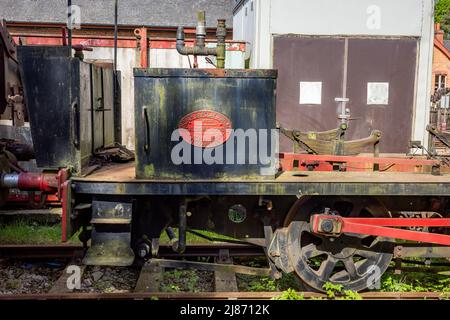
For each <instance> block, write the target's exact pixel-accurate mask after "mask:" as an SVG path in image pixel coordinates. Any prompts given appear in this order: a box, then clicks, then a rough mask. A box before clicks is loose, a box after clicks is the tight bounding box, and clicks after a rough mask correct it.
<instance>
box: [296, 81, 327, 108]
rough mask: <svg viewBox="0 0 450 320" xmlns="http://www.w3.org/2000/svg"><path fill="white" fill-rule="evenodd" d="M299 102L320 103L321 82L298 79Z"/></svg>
mask: <svg viewBox="0 0 450 320" xmlns="http://www.w3.org/2000/svg"><path fill="white" fill-rule="evenodd" d="M299 103H300V104H322V82H320V81H300V102H299Z"/></svg>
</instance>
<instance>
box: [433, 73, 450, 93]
mask: <svg viewBox="0 0 450 320" xmlns="http://www.w3.org/2000/svg"><path fill="white" fill-rule="evenodd" d="M446 87H447V75H446V74H437V75H435V76H434V91H437V90H439V89H445V88H446Z"/></svg>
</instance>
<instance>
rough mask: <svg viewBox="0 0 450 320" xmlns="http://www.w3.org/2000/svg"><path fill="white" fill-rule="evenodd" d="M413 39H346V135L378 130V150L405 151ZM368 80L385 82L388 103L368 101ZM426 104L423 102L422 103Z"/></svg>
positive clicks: (411, 101)
mask: <svg viewBox="0 0 450 320" xmlns="http://www.w3.org/2000/svg"><path fill="white" fill-rule="evenodd" d="M416 56H417V40H416V39H408V38H406V39H349V45H348V85H347V88H348V90H347V96H348V98H349V99H350V102H349V103H348V104H347V107H348V108H350V111H351V114H352V117H354V118H357V120H353V121H351V122H350V129H349V136H348V137H349V138H351V139H357V138H361V137H365V136H367V135H369V134H370V132H371V131H372V130H374V129H378V130H381V132H382V137H381V142H380V151H381V152H407V150H408V142H409V140H410V139H411V130H412V120H413V107H414V86H415V75H416ZM368 83H388V84H389V92H388V94H389V95H388V101H387V104H373V105H368V103H367V102H368V101H367V95H368V89H367V84H368ZM423 107H425V106H423Z"/></svg>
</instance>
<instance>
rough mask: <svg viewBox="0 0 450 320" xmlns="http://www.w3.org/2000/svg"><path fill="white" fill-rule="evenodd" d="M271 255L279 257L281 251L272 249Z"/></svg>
mask: <svg viewBox="0 0 450 320" xmlns="http://www.w3.org/2000/svg"><path fill="white" fill-rule="evenodd" d="M270 256H271V257H279V256H280V252H279V251H277V250H272V251H270Z"/></svg>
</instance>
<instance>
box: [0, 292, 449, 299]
mask: <svg viewBox="0 0 450 320" xmlns="http://www.w3.org/2000/svg"><path fill="white" fill-rule="evenodd" d="M297 294H298V295H301V296H303V297H304V298H305V299H312V298H315V299H317V298H322V299H326V298H327V296H326V295H325V294H321V293H313V292H298V293H297ZM280 295H281V292H198V293H191V292H175V293H174V292H145V293H144V292H126V293H78V292H74V293H60V294H54V293H50V294H48V293H39V294H15V295H11V294H9V295H5V294H3V295H0V300H154V299H156V298H157V299H159V300H268V299H272V298H276V297H278V296H280ZM360 295H361V297H362V298H363V299H364V300H424V299H427V300H428V299H431V300H448V299H450V294H449V295H445V294H442V293H436V292H364V293H361V294H360Z"/></svg>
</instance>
